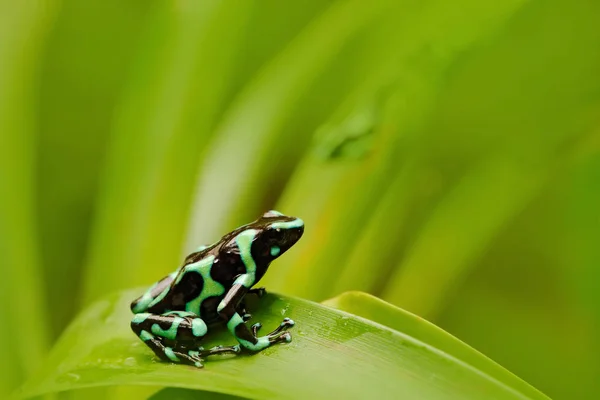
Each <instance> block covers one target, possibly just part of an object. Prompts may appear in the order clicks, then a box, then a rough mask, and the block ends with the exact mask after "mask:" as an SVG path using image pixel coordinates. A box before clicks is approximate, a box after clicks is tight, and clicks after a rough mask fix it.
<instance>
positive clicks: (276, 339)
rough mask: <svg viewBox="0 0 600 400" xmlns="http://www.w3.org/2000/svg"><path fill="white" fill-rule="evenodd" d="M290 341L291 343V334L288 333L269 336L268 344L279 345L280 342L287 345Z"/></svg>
mask: <svg viewBox="0 0 600 400" xmlns="http://www.w3.org/2000/svg"><path fill="white" fill-rule="evenodd" d="M291 341H292V334H291V333H289V332H283V333H281V334H279V335H269V343H271V344H275V343H281V342H286V343H289V342H291Z"/></svg>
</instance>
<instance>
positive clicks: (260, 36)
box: [0, 0, 600, 399]
mask: <svg viewBox="0 0 600 400" xmlns="http://www.w3.org/2000/svg"><path fill="white" fill-rule="evenodd" d="M599 19H600V3H599V2H597V1H595V0H580V1H577V2H568V1H566V0H505V1H496V2H481V1H476V0H457V1H454V2H447V1H441V0H437V1H436V0H428V1H418V2H415V1H407V0H402V1H392V0H390V1H384V0H370V1H368V2H367V1H358V0H357V1H351V0H330V1H324V0H304V1H295V2H282V1H278V0H256V1H251V0H244V1H235V0H233V1H191V0H188V1H185V0H180V1H155V0H153V1H148V0H130V1H114V0H102V1H99V0H89V1H85V2H83V1H75V0H63V1H58V0H38V1H33V0H32V1H27V2H8V1H2V2H1V3H0V265H2V272H3V274H2V275H3V276H2V279H0V299H1V300H2V304H3V307H0V317H1V318H2V321H3V322H2V329H0V339H1V340H2V343H3V345H2V346H0V349H1V350H0V372H1V373H2V378H1V379H0V396H1V395H3V394H6V393H9V392H10V391H11V390H12V389H14V388H15V387H16V386H17V385H18V384H19V383H20V382H22V381H23V380H24V379H25V378H26V377H27V376H29V375H30V374H31V373H32V372H33V371H34V370H35V369H36V368H37V367H38V366H39V365H40V363H41V362H43V359H44V356H45V354H46V353H47V351H48V350H49V348H50V347H51V346H52V343H53V342H54V341H55V340H56V339H57V337H58V336H59V335H60V333H61V332H62V331H63V330H64V329H65V327H66V326H67V325H68V323H69V321H70V320H71V319H72V318H73V317H74V316H75V315H76V314H77V312H78V311H79V310H80V309H81V308H82V307H83V306H85V305H86V304H89V302H91V301H93V300H94V299H96V298H98V297H99V296H102V295H103V294H105V293H107V292H112V291H115V290H119V289H123V288H129V287H134V286H136V285H145V284H150V283H152V282H153V281H154V280H156V279H157V278H158V277H160V276H162V274H165V273H168V272H170V271H172V270H173V269H175V268H176V267H177V264H178V263H179V261H180V260H181V258H182V256H183V255H184V254H185V253H186V252H187V251H189V250H191V249H192V248H195V247H197V246H198V245H199V244H202V243H210V242H213V241H214V240H216V239H217V238H218V237H220V235H222V234H223V233H225V232H227V231H228V230H230V229H232V228H234V227H236V226H237V225H240V224H243V223H246V222H248V221H250V220H252V219H254V218H255V217H257V216H258V215H260V214H261V213H262V212H264V211H265V210H267V209H270V208H276V209H278V210H279V211H282V212H284V213H287V214H291V215H296V216H299V217H301V218H303V219H304V220H305V221H306V234H305V237H304V238H303V239H302V241H301V243H299V244H298V245H297V247H295V248H294V250H293V252H292V251H290V256H287V257H284V258H282V259H281V260H279V261H277V265H276V267H274V268H271V270H270V271H269V274H268V275H267V276H266V277H265V281H264V284H265V286H266V287H267V288H269V289H270V290H274V291H279V292H281V293H286V294H289V295H296V296H300V297H304V298H307V299H311V300H317V301H322V300H324V299H327V298H330V297H333V296H335V295H337V294H339V293H341V292H343V291H346V290H363V291H367V292H370V293H372V294H375V295H377V296H379V297H381V298H383V299H384V300H387V301H389V302H391V303H393V304H396V305H398V306H400V307H403V308H405V309H407V310H409V311H412V312H414V313H416V314H418V315H421V316H423V317H424V318H427V319H429V320H431V321H432V322H434V323H436V324H438V325H439V326H441V327H442V328H444V329H446V330H447V331H449V332H450V333H452V334H454V335H456V336H457V337H458V338H460V339H462V340H463V341H465V342H466V343H468V344H470V345H471V346H473V347H475V348H476V349H478V350H480V351H481V352H483V353H484V354H486V355H488V356H489V357H491V358H492V359H494V360H495V361H497V362H499V363H500V364H501V365H503V366H504V367H506V368H508V369H509V370H510V371H512V372H514V373H515V374H517V375H518V376H520V377H521V378H523V379H524V380H526V381H527V382H529V383H530V384H532V385H534V386H535V387H537V388H538V389H540V390H542V391H543V392H545V393H546V394H547V395H549V396H550V397H552V398H554V399H596V398H598V397H599V396H600V385H598V377H599V376H600V340H599V339H598V338H600V324H599V323H600V288H599V287H598V286H599V284H598V283H599V282H600V268H599V266H600V250H599V249H598V244H599V243H600V242H599V240H600V207H599V205H600V113H599V111H600V29H598V27H597V26H598V23H599V22H600V20H599ZM292 254H293V256H292Z"/></svg>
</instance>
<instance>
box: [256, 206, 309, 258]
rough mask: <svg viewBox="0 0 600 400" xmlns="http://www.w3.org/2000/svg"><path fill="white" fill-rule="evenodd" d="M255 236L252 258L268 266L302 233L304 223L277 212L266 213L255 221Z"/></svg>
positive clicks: (298, 238)
mask: <svg viewBox="0 0 600 400" xmlns="http://www.w3.org/2000/svg"><path fill="white" fill-rule="evenodd" d="M253 225H254V229H256V231H257V234H256V238H255V240H254V243H253V244H252V256H253V257H254V259H255V260H256V261H257V263H259V264H263V265H268V264H269V263H270V262H271V261H273V260H274V259H276V258H277V257H279V256H280V255H282V254H283V253H285V252H286V251H287V250H288V249H289V248H290V247H292V246H293V245H294V244H296V242H297V241H298V240H300V238H301V237H302V234H303V233H304V221H302V220H301V219H300V218H295V217H288V216H287V215H283V214H281V213H280V212H277V211H273V210H271V211H267V212H266V213H264V214H263V215H262V217H260V218H259V219H258V220H256V221H255V223H254V224H253Z"/></svg>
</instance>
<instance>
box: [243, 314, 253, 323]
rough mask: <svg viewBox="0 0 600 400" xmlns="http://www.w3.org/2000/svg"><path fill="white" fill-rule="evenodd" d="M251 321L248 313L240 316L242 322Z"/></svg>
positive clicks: (250, 315)
mask: <svg viewBox="0 0 600 400" xmlns="http://www.w3.org/2000/svg"><path fill="white" fill-rule="evenodd" d="M251 319H252V314H250V313H246V314H244V315H242V321H244V322H248V321H250V320H251Z"/></svg>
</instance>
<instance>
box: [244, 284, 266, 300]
mask: <svg viewBox="0 0 600 400" xmlns="http://www.w3.org/2000/svg"><path fill="white" fill-rule="evenodd" d="M248 293H251V294H254V295H256V296H257V297H258V298H259V299H260V298H261V297H264V295H266V294H267V289H265V288H264V287H259V288H254V289H250V290H248Z"/></svg>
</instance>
